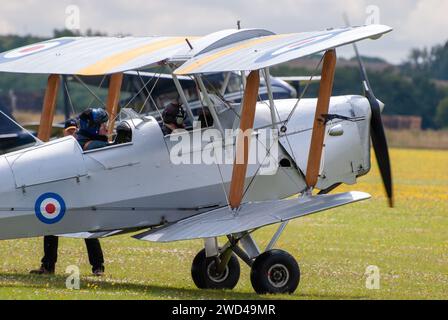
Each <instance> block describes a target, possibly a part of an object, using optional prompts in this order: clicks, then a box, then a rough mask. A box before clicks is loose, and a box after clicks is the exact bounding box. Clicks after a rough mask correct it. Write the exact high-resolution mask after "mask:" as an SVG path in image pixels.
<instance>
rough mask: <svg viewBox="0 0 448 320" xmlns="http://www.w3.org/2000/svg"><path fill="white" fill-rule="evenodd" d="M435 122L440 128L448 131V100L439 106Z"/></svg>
mask: <svg viewBox="0 0 448 320" xmlns="http://www.w3.org/2000/svg"><path fill="white" fill-rule="evenodd" d="M435 122H436V123H437V125H438V126H439V127H440V128H445V129H448V98H445V99H443V100H442V101H440V103H439V105H438V106H437V112H436V117H435Z"/></svg>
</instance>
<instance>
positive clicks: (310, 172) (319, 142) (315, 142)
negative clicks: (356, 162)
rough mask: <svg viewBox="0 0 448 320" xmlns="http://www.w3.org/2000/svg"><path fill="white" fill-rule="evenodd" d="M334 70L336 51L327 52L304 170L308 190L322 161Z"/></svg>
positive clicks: (311, 186)
mask: <svg viewBox="0 0 448 320" xmlns="http://www.w3.org/2000/svg"><path fill="white" fill-rule="evenodd" d="M335 69H336V51H335V50H334V49H332V50H328V51H327V52H325V55H324V63H323V66H322V79H321V81H320V87H319V97H318V99H317V107H316V114H315V116H314V125H313V135H312V137H311V145H310V152H309V156H308V165H307V170H306V184H307V186H308V188H314V187H315V186H316V184H317V180H318V178H319V170H320V165H321V160H322V150H323V147H324V138H325V118H324V116H323V115H325V114H328V109H329V106H330V98H331V93H332V91H333V81H334V74H335Z"/></svg>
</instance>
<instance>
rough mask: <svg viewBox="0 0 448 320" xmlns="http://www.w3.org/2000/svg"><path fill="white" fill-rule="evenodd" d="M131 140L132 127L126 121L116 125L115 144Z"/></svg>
mask: <svg viewBox="0 0 448 320" xmlns="http://www.w3.org/2000/svg"><path fill="white" fill-rule="evenodd" d="M129 142H132V129H131V127H130V126H129V124H128V123H127V122H122V123H120V124H119V125H118V126H117V136H116V138H115V144H122V143H129Z"/></svg>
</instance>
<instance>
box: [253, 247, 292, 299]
mask: <svg viewBox="0 0 448 320" xmlns="http://www.w3.org/2000/svg"><path fill="white" fill-rule="evenodd" d="M250 281H251V282H252V287H253V288H254V290H255V292H257V293H258V294H268V293H271V294H281V293H287V294H291V293H294V291H295V290H296V289H297V287H298V285H299V282H300V268H299V265H298V264H297V261H296V260H295V259H294V257H293V256H291V255H290V254H289V253H287V252H285V251H282V250H271V251H268V252H265V253H263V254H261V255H259V256H258V257H257V258H256V259H255V261H254V264H253V265H252V270H251V273H250Z"/></svg>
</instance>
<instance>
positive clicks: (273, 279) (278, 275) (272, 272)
mask: <svg viewBox="0 0 448 320" xmlns="http://www.w3.org/2000/svg"><path fill="white" fill-rule="evenodd" d="M268 280H269V283H270V284H271V285H272V286H274V287H275V288H281V287H283V286H285V285H286V284H287V283H288V281H289V271H288V268H286V267H285V266H284V265H282V264H276V265H273V266H272V267H270V268H269V271H268Z"/></svg>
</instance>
